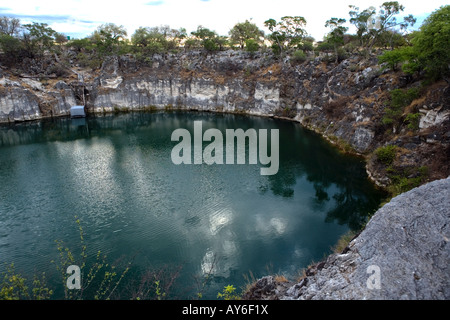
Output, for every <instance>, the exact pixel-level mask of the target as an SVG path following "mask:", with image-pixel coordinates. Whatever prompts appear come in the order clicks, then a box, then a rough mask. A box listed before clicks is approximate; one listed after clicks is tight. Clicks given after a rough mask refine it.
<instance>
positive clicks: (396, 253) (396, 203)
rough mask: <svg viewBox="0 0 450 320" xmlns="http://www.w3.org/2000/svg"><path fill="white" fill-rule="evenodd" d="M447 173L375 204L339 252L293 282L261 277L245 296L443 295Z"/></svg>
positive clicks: (449, 233) (446, 290) (448, 228)
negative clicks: (357, 232) (362, 225)
mask: <svg viewBox="0 0 450 320" xmlns="http://www.w3.org/2000/svg"><path fill="white" fill-rule="evenodd" d="M449 190H450V178H447V179H443V180H438V181H434V182H431V183H429V184H426V185H423V186H421V187H418V188H415V189H413V190H411V191H409V192H406V193H404V194H401V195H399V196H397V197H395V198H394V199H392V201H391V202H390V203H388V204H386V205H385V206H383V207H382V208H381V209H379V210H378V211H377V212H376V213H375V214H374V216H373V217H372V219H371V220H370V221H369V223H368V224H367V226H366V228H365V229H364V231H362V232H361V234H360V235H359V236H358V237H356V238H355V239H354V240H352V241H351V242H350V244H349V245H348V247H347V248H346V249H345V250H344V252H342V253H338V254H332V255H330V256H329V257H328V258H327V259H326V260H325V261H322V262H320V263H318V264H316V265H313V266H311V267H309V268H308V269H307V270H306V272H305V277H304V278H303V279H301V280H300V281H299V282H298V283H287V282H279V281H277V280H276V278H275V277H272V276H269V277H265V278H262V279H260V280H259V281H258V282H257V283H256V284H255V285H254V286H253V287H252V288H251V289H250V290H249V291H248V292H247V294H246V296H245V298H246V299H285V300H294V299H299V300H324V299H333V300H368V299H369V300H370V299H377V300H378V299H381V300H399V299H400V300H430V299H431V300H436V299H440V300H448V299H449V298H450V267H449V264H448V262H449V261H450V244H449V241H450V240H449V239H450V224H449V221H450V197H449V195H450V194H449Z"/></svg>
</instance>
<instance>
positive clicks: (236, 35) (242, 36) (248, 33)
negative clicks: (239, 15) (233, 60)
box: [229, 20, 264, 49]
mask: <svg viewBox="0 0 450 320" xmlns="http://www.w3.org/2000/svg"><path fill="white" fill-rule="evenodd" d="M229 35H230V40H231V42H232V43H237V44H239V46H240V48H241V49H243V48H244V45H245V43H246V41H247V40H250V39H252V40H254V41H256V43H259V42H260V38H261V37H264V31H262V30H259V28H258V27H257V26H256V24H254V23H251V22H250V21H248V20H246V21H245V22H242V23H237V24H235V25H234V27H233V28H232V29H231V30H230V32H229Z"/></svg>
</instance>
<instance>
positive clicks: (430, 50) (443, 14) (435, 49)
mask: <svg viewBox="0 0 450 320" xmlns="http://www.w3.org/2000/svg"><path fill="white" fill-rule="evenodd" d="M411 43H412V45H413V48H414V51H415V54H416V56H417V59H418V63H419V65H420V66H421V67H422V68H423V69H424V70H425V72H426V73H427V75H428V77H430V78H432V79H434V80H438V79H440V78H443V79H446V81H447V82H449V80H448V77H449V76H450V50H449V48H450V5H446V6H443V7H441V8H440V9H438V10H436V11H435V12H433V13H432V14H431V15H430V16H429V17H428V18H427V19H426V20H425V22H424V23H423V24H422V26H421V27H420V31H419V32H417V33H415V35H414V37H413V38H412V39H411Z"/></svg>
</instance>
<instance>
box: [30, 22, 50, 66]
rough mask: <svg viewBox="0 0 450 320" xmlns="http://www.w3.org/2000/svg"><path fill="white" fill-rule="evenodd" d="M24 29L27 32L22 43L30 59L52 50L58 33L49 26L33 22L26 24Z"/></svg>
mask: <svg viewBox="0 0 450 320" xmlns="http://www.w3.org/2000/svg"><path fill="white" fill-rule="evenodd" d="M23 27H24V28H25V30H26V32H24V33H23V35H22V41H23V43H24V47H25V50H26V51H27V53H28V56H29V57H34V56H36V55H41V54H43V53H44V51H45V50H51V49H52V47H53V45H54V41H55V38H54V37H55V34H56V31H55V30H53V29H52V28H50V27H49V26H48V24H46V23H37V22H33V23H31V24H25V25H23Z"/></svg>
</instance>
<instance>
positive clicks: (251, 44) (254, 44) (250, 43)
mask: <svg viewBox="0 0 450 320" xmlns="http://www.w3.org/2000/svg"><path fill="white" fill-rule="evenodd" d="M245 50H246V51H247V52H250V53H252V54H254V53H255V52H257V51H258V50H259V43H258V41H256V40H255V39H247V40H245Z"/></svg>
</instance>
